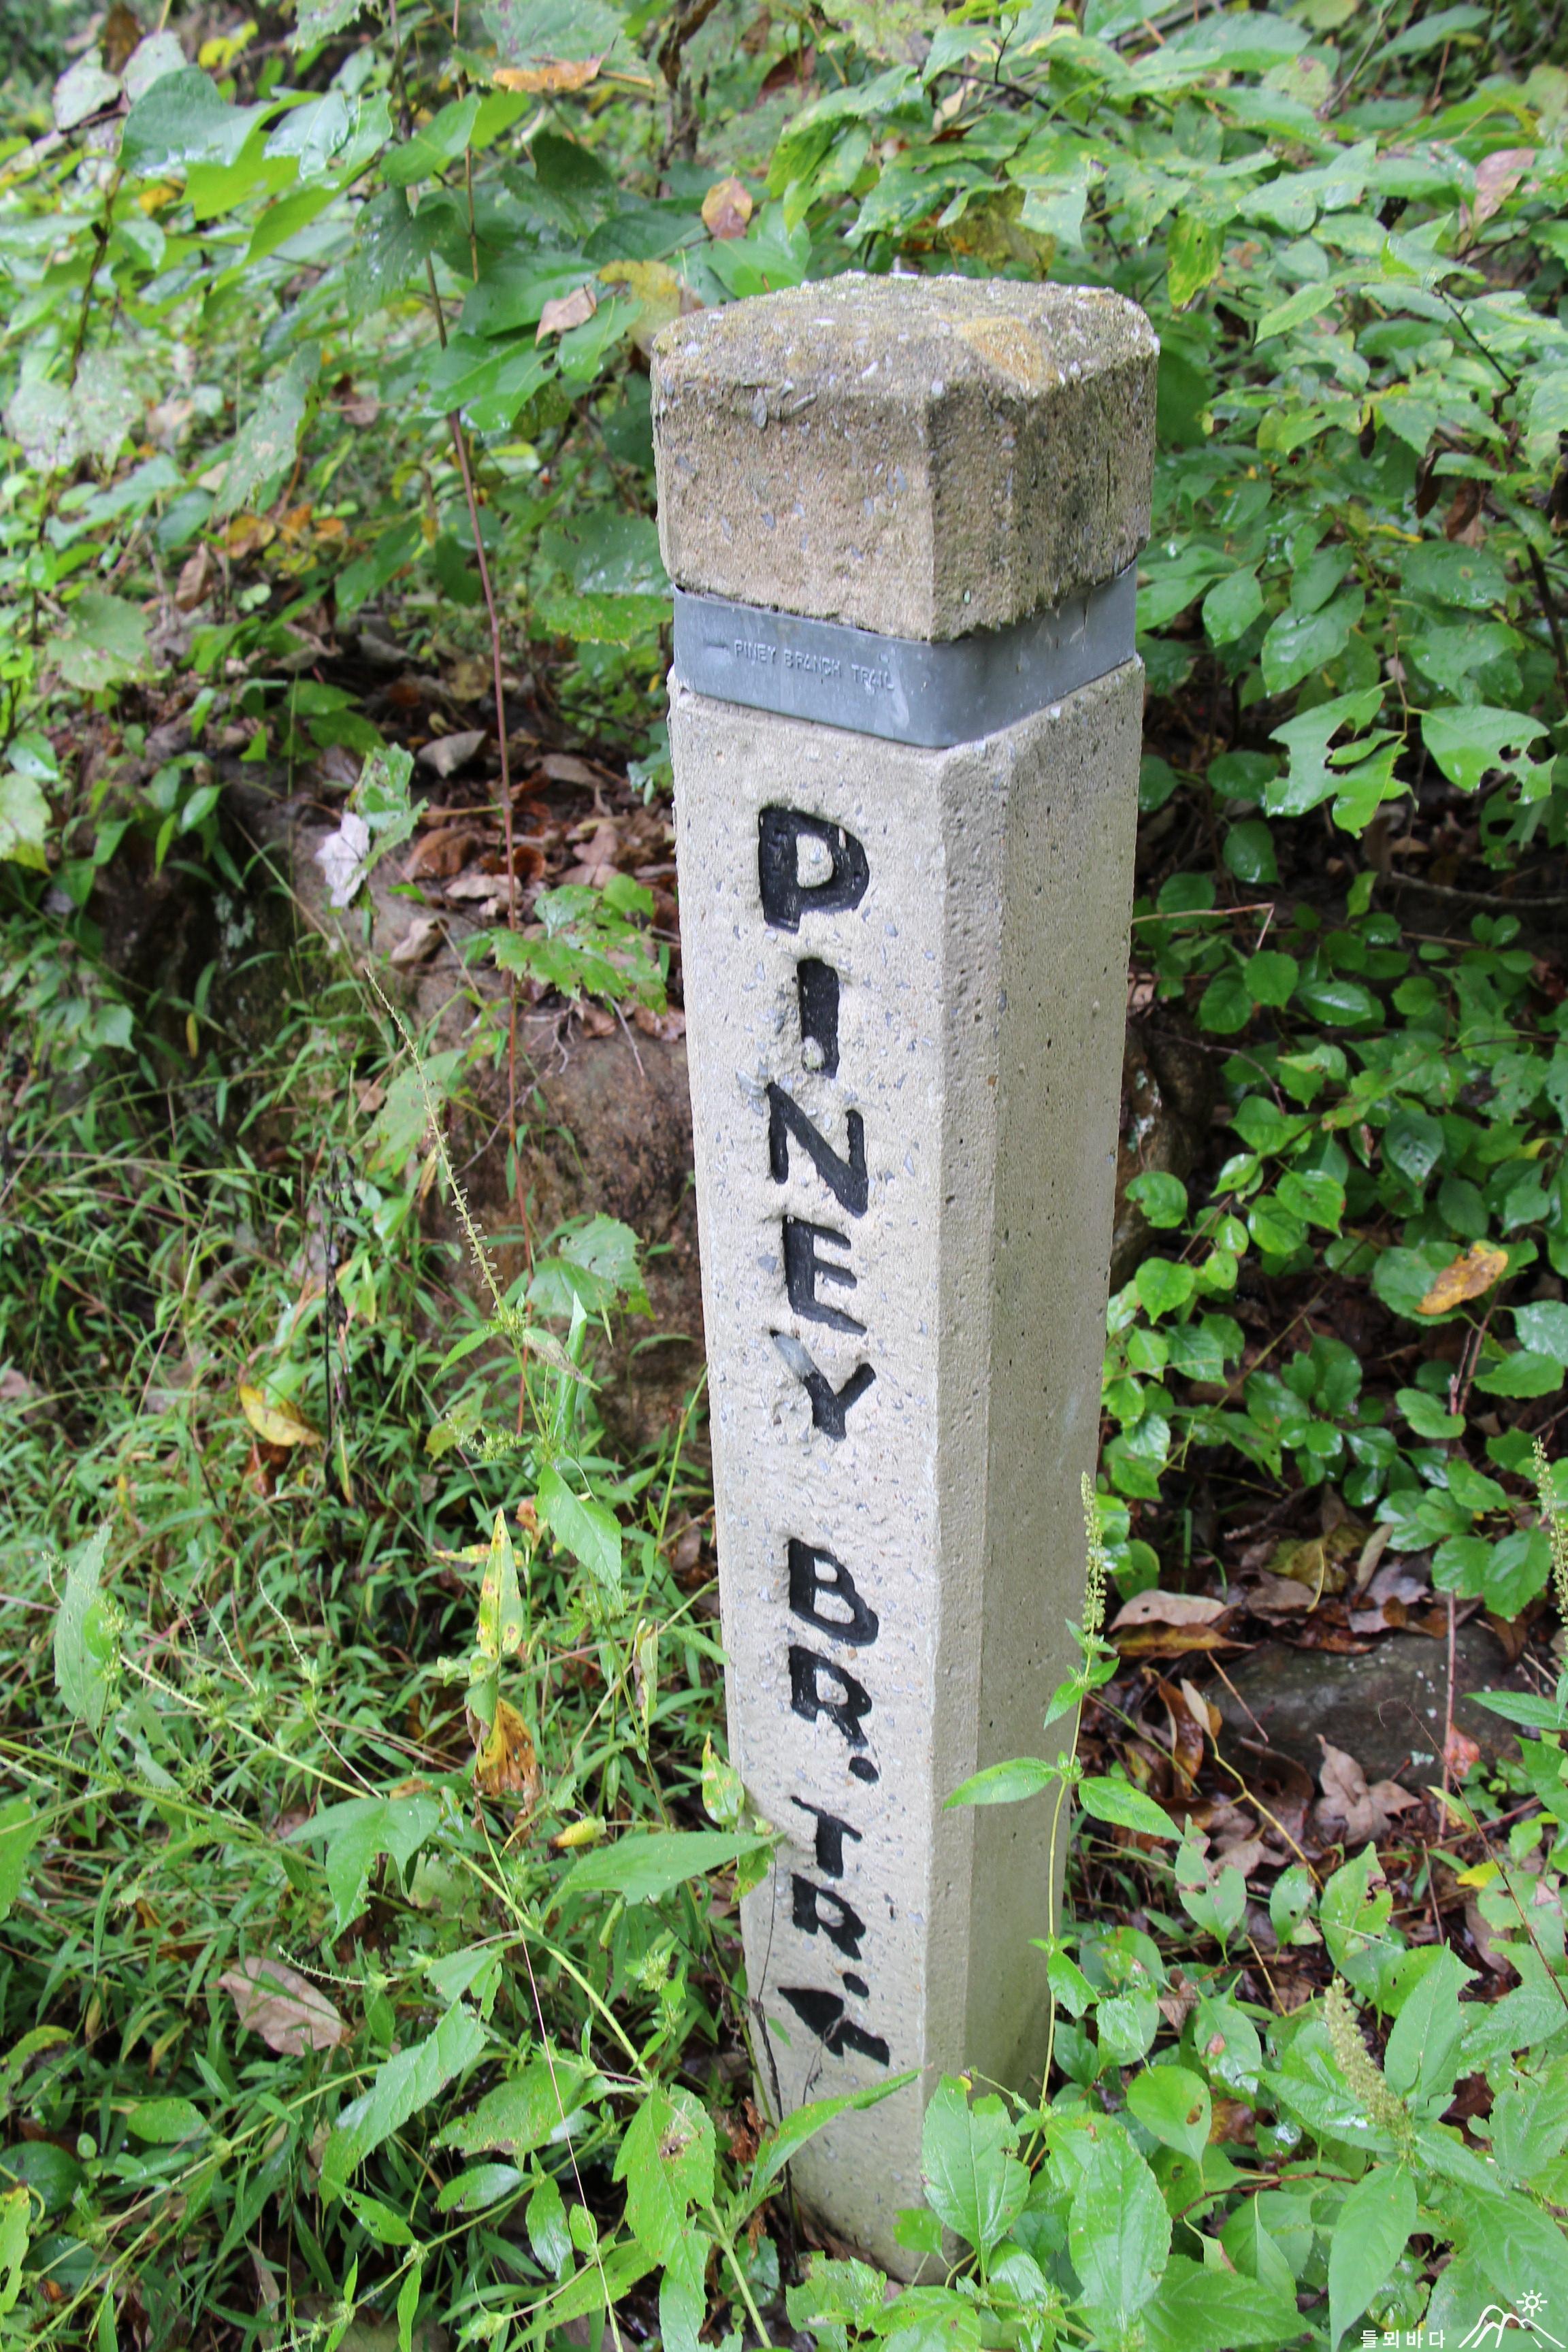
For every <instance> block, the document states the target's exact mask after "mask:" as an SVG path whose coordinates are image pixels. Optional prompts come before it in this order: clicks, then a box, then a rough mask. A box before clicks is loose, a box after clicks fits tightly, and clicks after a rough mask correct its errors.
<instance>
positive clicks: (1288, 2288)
mask: <svg viewBox="0 0 1568 2352" xmlns="http://www.w3.org/2000/svg"><path fill="white" fill-rule="evenodd" d="M1264 2201H1265V2200H1263V2199H1262V2198H1260V2197H1255V2198H1249V2199H1248V2200H1247V2210H1248V2211H1250V2210H1251V2209H1252V2208H1254V2207H1256V2206H1258V2205H1261V2204H1262V2203H1263V2202H1264ZM1275 2260H1276V2262H1277V2263H1279V2269H1280V2270H1281V2271H1283V2272H1284V2276H1283V2277H1282V2278H1281V2277H1279V2276H1278V2275H1276V2274H1270V2275H1269V2276H1267V2277H1264V2276H1258V2277H1251V2278H1248V2277H1244V2276H1242V2275H1240V2274H1239V2273H1237V2272H1235V2271H1224V2270H1219V2269H1215V2270H1210V2269H1209V2268H1208V2266H1207V2264H1206V2263H1194V2262H1190V2261H1189V2260H1188V2258H1187V2257H1186V2255H1184V2254H1173V2255H1172V2256H1171V2258H1170V2260H1169V2262H1168V2263H1166V2265H1165V2271H1164V2275H1163V2278H1162V2279H1161V2281H1160V2284H1159V2287H1158V2288H1157V2290H1156V2292H1155V2293H1154V2294H1153V2296H1152V2298H1151V2300H1150V2301H1149V2302H1148V2303H1146V2304H1145V2305H1144V2306H1143V2309H1142V2314H1141V2315H1140V2318H1141V2324H1142V2328H1143V2331H1144V2333H1143V2352H1242V2347H1250V2346H1252V2345H1258V2344H1289V2343H1292V2342H1294V2340H1295V2339H1296V2338H1297V2337H1298V2336H1300V2334H1301V2333H1302V2323H1301V2315H1300V2312H1299V2311H1298V2310H1297V2308H1296V2295H1295V2289H1294V2284H1293V2282H1292V2281H1291V2279H1290V2274H1289V2270H1288V2269H1287V2268H1286V2266H1285V2264H1284V2263H1283V2260H1282V2259H1281V2258H1280V2257H1279V2253H1278V2251H1277V2250H1276V2253H1275Z"/></svg>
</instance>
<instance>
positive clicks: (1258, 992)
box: [1247, 948, 1301, 1007]
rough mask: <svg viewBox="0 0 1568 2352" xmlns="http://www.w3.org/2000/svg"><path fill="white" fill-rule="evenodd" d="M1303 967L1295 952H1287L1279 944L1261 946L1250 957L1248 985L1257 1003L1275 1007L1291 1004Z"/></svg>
mask: <svg viewBox="0 0 1568 2352" xmlns="http://www.w3.org/2000/svg"><path fill="white" fill-rule="evenodd" d="M1300 970H1301V967H1300V964H1299V963H1298V962H1297V961H1296V959H1295V957H1294V956H1293V955H1286V954H1285V953H1284V952H1283V950H1280V949H1279V948H1260V949H1259V950H1258V953H1257V954H1256V955H1254V956H1248V958H1247V991H1248V993H1249V994H1250V996H1251V998H1252V1001H1253V1003H1255V1004H1268V1005H1273V1006H1275V1007H1279V1006H1280V1005H1285V1004H1289V1002H1290V992H1291V991H1292V989H1293V988H1294V987H1295V985H1296V982H1297V980H1298V978H1299V977H1300Z"/></svg>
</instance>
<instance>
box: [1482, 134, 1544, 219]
mask: <svg viewBox="0 0 1568 2352" xmlns="http://www.w3.org/2000/svg"><path fill="white" fill-rule="evenodd" d="M1534 161H1535V150H1534V148H1533V147H1500V148H1498V149H1497V150H1496V151H1495V152H1493V153H1492V154H1490V155H1487V156H1483V158H1482V160H1481V161H1480V163H1478V164H1477V165H1476V194H1475V201H1474V203H1473V204H1470V205H1467V206H1466V207H1465V212H1466V218H1467V220H1468V224H1469V227H1470V230H1471V233H1472V234H1473V233H1474V232H1475V231H1476V230H1477V229H1478V228H1479V227H1480V226H1481V224H1482V222H1483V221H1489V220H1490V218H1491V216H1492V215H1493V213H1495V212H1497V211H1498V210H1499V209H1500V207H1501V206H1502V205H1505V204H1506V203H1507V202H1508V200H1509V198H1510V196H1511V195H1512V194H1513V192H1514V190H1515V188H1517V187H1518V185H1519V184H1520V182H1521V180H1522V179H1523V177H1524V175H1525V173H1526V172H1528V171H1529V169H1530V167H1531V164H1532V163H1534Z"/></svg>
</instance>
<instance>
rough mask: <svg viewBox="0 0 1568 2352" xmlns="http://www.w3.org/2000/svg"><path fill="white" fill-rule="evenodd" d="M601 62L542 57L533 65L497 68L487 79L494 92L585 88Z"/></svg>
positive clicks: (602, 61)
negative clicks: (491, 82)
mask: <svg viewBox="0 0 1568 2352" xmlns="http://www.w3.org/2000/svg"><path fill="white" fill-rule="evenodd" d="M603 63H604V58H602V57H597V58H541V59H540V61H539V63H538V64H537V65H536V66H498V67H497V68H496V70H495V72H494V73H493V74H492V75H491V76H490V79H491V80H492V81H493V82H494V83H495V86H496V88H497V89H537V90H546V91H558V90H563V89H586V88H587V86H588V84H589V83H590V82H591V81H595V80H596V79H598V72H599V68H600V67H601V66H602V65H603Z"/></svg>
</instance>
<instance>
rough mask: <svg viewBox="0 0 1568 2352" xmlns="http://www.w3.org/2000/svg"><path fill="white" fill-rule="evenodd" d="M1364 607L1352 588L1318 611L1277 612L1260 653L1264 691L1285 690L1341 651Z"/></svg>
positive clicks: (1279, 691)
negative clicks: (1277, 614)
mask: <svg viewBox="0 0 1568 2352" xmlns="http://www.w3.org/2000/svg"><path fill="white" fill-rule="evenodd" d="M1365 608H1366V598H1365V596H1364V594H1363V592H1362V591H1361V590H1360V589H1359V588H1352V589H1347V590H1346V592H1345V593H1344V594H1343V595H1342V596H1336V597H1335V599H1334V601H1333V603H1332V604H1330V605H1328V606H1327V607H1326V609H1324V610H1323V611H1321V612H1316V613H1299V612H1295V611H1287V612H1283V613H1281V614H1279V618H1278V619H1277V620H1276V621H1274V622H1273V623H1272V624H1271V625H1270V627H1269V631H1268V635H1267V636H1266V637H1265V638H1264V640H1263V650H1262V654H1261V656H1260V659H1261V661H1262V665H1263V683H1264V686H1265V687H1266V688H1267V689H1268V692H1269V693H1270V694H1284V693H1286V692H1287V691H1288V690H1289V688H1291V687H1293V686H1298V685H1300V681H1301V680H1302V678H1304V677H1310V676H1311V674H1312V672H1313V671H1314V670H1318V669H1322V668H1323V667H1325V665H1326V664H1328V663H1329V662H1331V661H1332V660H1333V659H1334V657H1335V656H1336V655H1338V654H1342V653H1343V651H1344V649H1345V646H1347V645H1348V644H1349V642H1350V634H1351V631H1352V629H1353V628H1354V626H1355V625H1356V623H1357V622H1358V621H1359V620H1360V619H1361V616H1362V614H1363V611H1364V610H1365Z"/></svg>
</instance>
